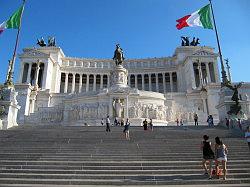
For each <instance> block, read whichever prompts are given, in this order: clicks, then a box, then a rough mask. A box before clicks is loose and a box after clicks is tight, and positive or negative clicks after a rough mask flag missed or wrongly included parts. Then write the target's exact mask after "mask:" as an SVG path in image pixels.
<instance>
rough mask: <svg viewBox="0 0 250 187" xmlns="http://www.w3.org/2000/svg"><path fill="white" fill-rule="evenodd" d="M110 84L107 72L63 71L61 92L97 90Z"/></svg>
mask: <svg viewBox="0 0 250 187" xmlns="http://www.w3.org/2000/svg"><path fill="white" fill-rule="evenodd" d="M109 86H110V77H109V75H107V74H78V73H67V72H65V73H61V85H60V93H81V92H88V91H97V90H99V89H103V88H107V87H109Z"/></svg>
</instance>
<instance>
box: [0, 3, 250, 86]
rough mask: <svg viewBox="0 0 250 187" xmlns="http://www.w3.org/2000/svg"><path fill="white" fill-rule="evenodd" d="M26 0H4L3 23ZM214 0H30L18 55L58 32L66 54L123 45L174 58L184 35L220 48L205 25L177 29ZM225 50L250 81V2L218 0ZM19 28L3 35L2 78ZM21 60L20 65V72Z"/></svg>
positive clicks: (143, 54)
mask: <svg viewBox="0 0 250 187" xmlns="http://www.w3.org/2000/svg"><path fill="white" fill-rule="evenodd" d="M21 3H22V1H21V0H1V1H0V22H2V21H5V20H7V19H8V18H9V17H10V16H11V15H12V13H13V12H14V11H15V10H16V9H17V8H18V7H19V6H20V5H21ZM206 4H208V0H27V3H26V7H25V10H24V15H23V24H22V28H21V36H20V43H19V46H18V51H17V52H18V53H19V54H20V53H21V52H22V49H23V48H26V47H35V46H36V39H37V38H40V37H41V36H43V37H44V38H47V37H48V36H55V37H56V40H57V45H58V46H59V47H61V48H62V50H63V51H64V53H65V54H66V56H71V57H84V58H112V56H113V51H114V48H115V44H116V43H120V45H121V47H122V48H123V50H124V51H125V57H126V58H147V57H164V56H172V55H173V53H174V50H175V48H176V47H177V46H179V45H180V43H181V42H180V36H190V37H191V38H192V37H193V36H195V37H199V38H200V42H201V45H206V46H211V47H214V48H215V50H216V51H217V44H216V39H215V33H214V31H212V30H206V29H202V28H184V29H182V30H180V31H179V30H177V29H176V28H175V25H176V20H177V19H178V18H181V17H183V16H185V15H187V14H189V13H192V12H194V11H196V10H198V9H199V8H201V7H202V6H204V5H206ZM213 6H214V12H215V16H216V22H217V27H218V31H219V36H220V42H221V48H222V54H223V57H224V58H229V63H230V65H231V70H232V77H233V81H245V82H250V76H249V70H250V0H213ZM15 37H16V30H10V29H9V30H5V31H4V33H2V34H1V35H0V61H1V62H0V63H1V68H0V82H1V83H3V82H4V81H5V76H6V71H7V66H8V59H10V58H11V57H12V53H13V48H14V43H15ZM18 68H19V59H17V61H16V65H15V78H16V77H17V75H18Z"/></svg>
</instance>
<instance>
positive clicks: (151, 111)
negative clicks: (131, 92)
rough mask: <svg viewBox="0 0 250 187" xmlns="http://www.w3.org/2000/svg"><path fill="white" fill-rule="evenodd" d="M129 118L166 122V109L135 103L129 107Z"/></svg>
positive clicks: (159, 106)
mask: <svg viewBox="0 0 250 187" xmlns="http://www.w3.org/2000/svg"><path fill="white" fill-rule="evenodd" d="M129 117H130V118H148V119H157V120H166V107H165V106H163V105H155V104H142V103H138V102H135V103H133V104H132V105H130V106H129Z"/></svg>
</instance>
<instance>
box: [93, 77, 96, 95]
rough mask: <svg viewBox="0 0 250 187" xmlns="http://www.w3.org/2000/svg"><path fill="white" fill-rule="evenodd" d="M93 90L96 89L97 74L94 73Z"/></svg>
mask: <svg viewBox="0 0 250 187" xmlns="http://www.w3.org/2000/svg"><path fill="white" fill-rule="evenodd" d="M93 91H96V74H94V84H93Z"/></svg>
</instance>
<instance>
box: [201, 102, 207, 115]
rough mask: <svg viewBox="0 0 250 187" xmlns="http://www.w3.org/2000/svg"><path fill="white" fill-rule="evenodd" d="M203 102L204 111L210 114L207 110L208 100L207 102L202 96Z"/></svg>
mask: <svg viewBox="0 0 250 187" xmlns="http://www.w3.org/2000/svg"><path fill="white" fill-rule="evenodd" d="M202 103H203V108H204V110H203V112H204V113H205V114H208V111H207V102H206V99H205V98H202Z"/></svg>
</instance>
